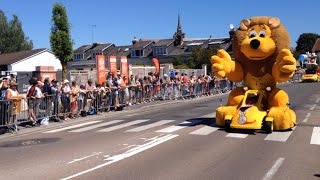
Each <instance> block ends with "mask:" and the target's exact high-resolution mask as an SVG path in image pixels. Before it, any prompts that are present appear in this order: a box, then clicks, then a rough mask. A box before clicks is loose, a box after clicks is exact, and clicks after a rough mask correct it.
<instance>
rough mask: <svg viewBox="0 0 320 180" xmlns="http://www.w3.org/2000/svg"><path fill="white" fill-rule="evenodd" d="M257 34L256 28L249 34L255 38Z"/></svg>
mask: <svg viewBox="0 0 320 180" xmlns="http://www.w3.org/2000/svg"><path fill="white" fill-rule="evenodd" d="M256 36H257V32H256V31H254V30H252V31H250V34H249V37H250V38H253V37H256Z"/></svg>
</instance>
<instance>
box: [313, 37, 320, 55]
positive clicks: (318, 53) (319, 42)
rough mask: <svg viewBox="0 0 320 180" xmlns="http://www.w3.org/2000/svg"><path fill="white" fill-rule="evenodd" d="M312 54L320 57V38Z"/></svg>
mask: <svg viewBox="0 0 320 180" xmlns="http://www.w3.org/2000/svg"><path fill="white" fill-rule="evenodd" d="M312 52H313V53H316V54H317V55H318V56H319V55H320V38H317V39H316V41H315V43H314V45H313V47H312Z"/></svg>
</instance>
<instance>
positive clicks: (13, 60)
mask: <svg viewBox="0 0 320 180" xmlns="http://www.w3.org/2000/svg"><path fill="white" fill-rule="evenodd" d="M37 66H52V67H53V68H54V69H53V70H54V71H57V70H61V69H62V66H61V63H60V60H59V59H58V58H57V57H56V56H55V55H54V53H53V52H52V51H50V50H49V49H46V48H42V49H34V50H29V51H20V52H15V53H7V54H0V71H13V72H19V71H24V72H26V71H30V72H31V71H36V70H37V69H36V67H37Z"/></svg>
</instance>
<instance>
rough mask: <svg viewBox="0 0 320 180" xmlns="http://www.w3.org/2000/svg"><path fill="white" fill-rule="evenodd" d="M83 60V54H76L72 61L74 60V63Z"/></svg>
mask: <svg viewBox="0 0 320 180" xmlns="http://www.w3.org/2000/svg"><path fill="white" fill-rule="evenodd" d="M83 59H84V58H83V54H81V53H77V54H74V55H73V60H75V61H79V60H83Z"/></svg>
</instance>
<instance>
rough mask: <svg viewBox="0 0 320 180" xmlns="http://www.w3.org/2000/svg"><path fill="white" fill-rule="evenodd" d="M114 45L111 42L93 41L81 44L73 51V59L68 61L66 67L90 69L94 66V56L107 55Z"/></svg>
mask: <svg viewBox="0 0 320 180" xmlns="http://www.w3.org/2000/svg"><path fill="white" fill-rule="evenodd" d="M114 47H115V45H114V44H112V43H105V44H101V43H94V44H92V45H83V46H80V47H79V48H77V49H75V50H74V51H73V61H71V62H68V69H79V70H80V69H92V68H95V67H96V56H97V55H105V56H108V55H109V53H110V51H111V50H112V49H113V48H114Z"/></svg>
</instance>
